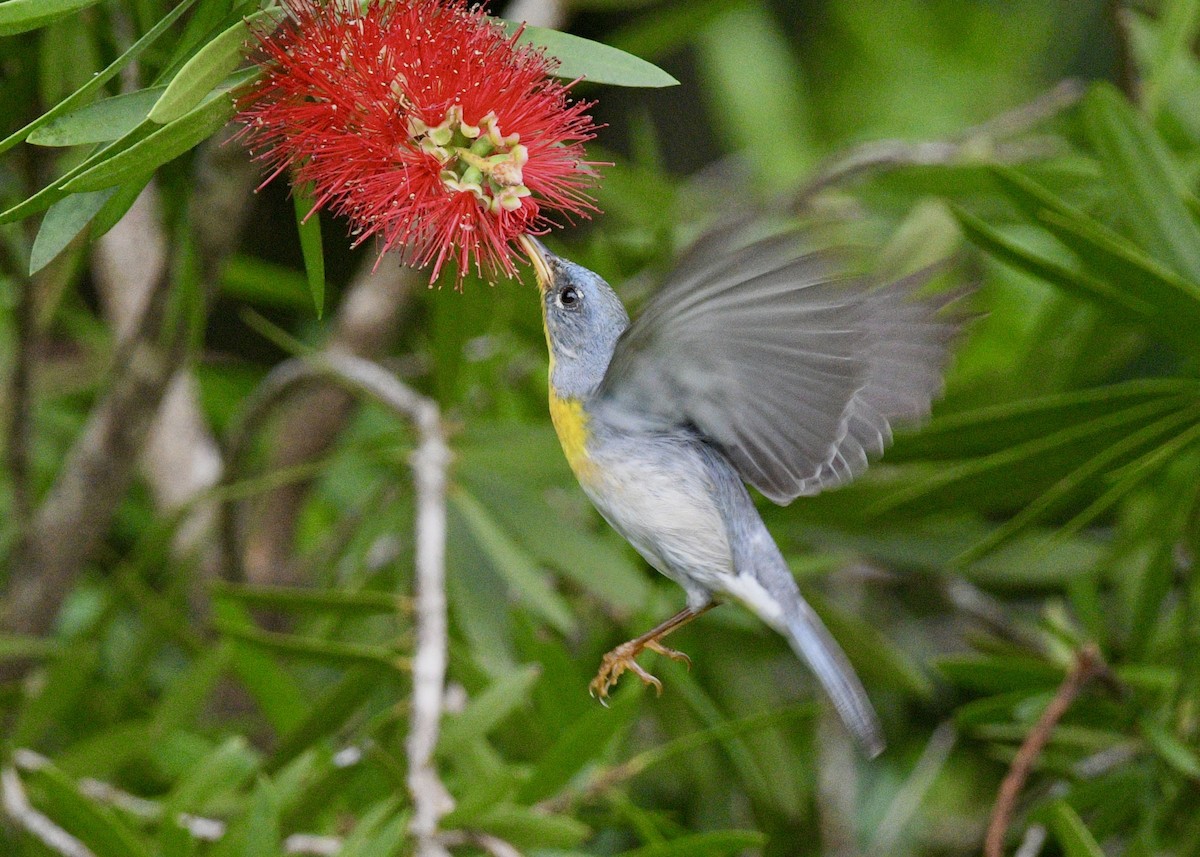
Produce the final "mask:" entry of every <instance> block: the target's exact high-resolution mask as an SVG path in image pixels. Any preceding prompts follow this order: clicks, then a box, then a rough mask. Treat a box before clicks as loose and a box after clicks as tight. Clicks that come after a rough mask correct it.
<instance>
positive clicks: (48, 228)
mask: <svg viewBox="0 0 1200 857" xmlns="http://www.w3.org/2000/svg"><path fill="white" fill-rule="evenodd" d="M114 193H116V188H108V189H107V190H97V191H92V192H91V193H76V194H72V195H71V196H68V197H67V198H66V199H60V200H59V201H58V202H56V203H54V205H52V206H50V210H49V211H47V212H46V216H45V217H43V218H42V225H41V226H40V227H38V234H37V238H35V239H34V241H33V250H32V251H30V254H29V274H30V276H32V275H34V274H36V273H37V272H38V271H40V270H42V268H44V267H46V266H47V265H49V264H50V263H51V262H53V261H54V260H55V258H57V256H58V254H59V253H61V252H62V251H63V250H65V249H66V247H67V245H68V244H70V243H71V242H72V241H73V240H75V237H76V236H77V235H78V234H79V233H80V232H82V231H83V230H84V229H86V228H87V225H88V224H89V223H90V222H91V220H92V218H93V217H95V216H96V214H97V213H98V212H99V211H100V209H101V208H103V207H104V204H105V203H106V202H108V199H109V197H111V196H112V195H113V194H114Z"/></svg>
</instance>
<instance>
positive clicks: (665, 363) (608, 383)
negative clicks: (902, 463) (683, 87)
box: [591, 233, 957, 503]
mask: <svg viewBox="0 0 1200 857" xmlns="http://www.w3.org/2000/svg"><path fill="white" fill-rule="evenodd" d="M733 241H734V239H733V238H731V237H728V236H726V237H721V238H717V239H714V240H713V241H712V242H711V245H710V247H709V248H708V249H707V250H702V251H701V252H699V253H696V254H693V256H692V258H690V259H689V260H687V261H685V263H684V264H683V265H682V266H681V267H680V268H679V269H677V271H676V273H675V274H674V275H673V276H672V277H671V279H670V280H669V281H668V282H667V283H666V285H664V287H663V288H662V289H660V290H659V291H658V292H657V293H656V294H655V295H654V296H653V297H652V298H651V299H650V300H649V302H648V304H647V305H646V307H645V309H644V311H643V312H642V314H641V315H640V316H639V317H638V318H637V320H636V321H634V323H633V324H632V325H630V327H629V329H628V330H626V331H625V333H624V334H623V335H622V337H621V339H620V340H619V341H618V343H617V346H616V350H615V351H614V353H613V357H612V361H611V362H610V364H609V367H608V370H607V372H606V374H605V377H604V380H603V382H602V384H601V386H600V389H599V390H598V394H597V398H596V400H595V402H594V404H593V405H592V406H591V407H593V408H594V409H599V410H601V411H602V412H603V413H604V415H605V417H606V418H607V419H610V420H614V421H618V422H623V423H625V424H626V425H628V426H630V427H632V426H634V425H637V426H639V427H642V428H650V429H656V428H660V429H668V428H672V427H675V426H679V425H689V426H693V427H695V428H696V429H697V430H698V431H699V432H700V433H701V434H703V435H704V436H705V437H706V438H707V439H709V440H711V441H712V442H714V443H716V444H717V445H718V446H719V447H720V448H721V449H722V450H723V451H724V452H725V454H726V455H727V456H728V457H729V459H730V461H732V462H733V464H734V466H735V467H736V468H737V470H738V472H739V473H740V474H741V476H742V478H743V479H745V480H746V481H747V482H749V483H750V484H751V485H753V486H754V487H755V488H757V489H758V490H759V491H761V492H762V493H763V494H765V495H766V496H767V497H769V498H770V499H772V500H774V501H775V502H777V503H787V502H790V501H791V500H793V499H794V498H796V497H798V496H800V495H809V494H816V493H818V492H820V491H822V490H824V489H825V488H829V487H832V486H836V485H840V484H843V483H845V482H847V481H849V480H850V479H853V478H854V477H855V476H857V475H858V474H859V473H861V472H862V471H863V470H864V469H865V468H866V466H867V463H868V460H869V458H870V457H871V456H874V455H878V454H879V453H880V452H882V451H883V448H884V446H886V445H887V444H888V443H889V442H890V441H891V423H892V422H893V421H894V420H912V419H917V418H920V417H922V416H924V415H925V414H926V413H928V410H929V404H930V401H931V399H932V398H933V397H934V396H935V395H937V394H938V393H939V392H940V389H941V375H942V369H943V366H944V363H945V359H946V350H947V345H948V343H949V341H950V340H951V338H952V337H953V334H954V332H955V330H956V328H957V325H956V324H955V323H954V322H953V321H950V320H946V319H943V318H940V317H939V315H938V312H939V310H940V309H941V308H942V307H943V306H944V305H945V304H946V303H947V302H948V300H947V298H944V297H943V298H940V299H919V298H917V297H915V295H914V292H915V291H916V290H917V289H918V288H920V286H921V285H923V284H924V283H925V282H926V281H927V279H928V277H929V274H928V272H923V273H921V274H917V275H914V276H912V277H909V278H907V279H905V280H902V281H899V282H896V283H892V284H890V285H887V286H883V287H881V288H873V286H874V285H875V284H874V283H873V282H872V281H871V280H870V279H869V278H866V277H863V276H856V275H854V274H853V273H851V271H852V268H851V265H850V261H849V255H848V254H846V253H841V252H836V251H818V252H803V251H802V250H801V249H800V246H799V242H798V237H797V235H796V234H795V233H789V234H785V235H781V236H776V237H772V238H768V239H765V240H760V241H757V242H755V243H753V244H750V245H749V246H743V247H740V248H736V247H732V246H731V245H732V243H733Z"/></svg>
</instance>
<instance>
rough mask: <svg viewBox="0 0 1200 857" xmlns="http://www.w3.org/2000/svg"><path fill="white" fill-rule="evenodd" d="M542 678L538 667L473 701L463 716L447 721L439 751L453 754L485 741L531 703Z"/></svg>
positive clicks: (503, 680)
mask: <svg viewBox="0 0 1200 857" xmlns="http://www.w3.org/2000/svg"><path fill="white" fill-rule="evenodd" d="M539 675H541V670H540V669H539V668H538V666H537V665H536V664H534V665H530V666H526V667H524V668H523V669H520V670H517V671H516V672H514V673H512V674H510V675H506V676H504V677H503V678H501V679H500V680H499V681H497V682H495V683H494V684H493V685H492V686H491V687H489V688H488V689H487V690H485V691H484V692H483V693H481V694H480V695H479V696H477V697H476V698H475V699H472V700H471V702H470V703H469V704H468V705H467V707H466V708H465V709H463V711H462V712H461V713H460V714H455V715H453V716H451V717H449V718H448V719H447V720H446V723H445V725H444V726H443V727H442V734H441V737H440V739H439V741H438V752H439V753H443V754H448V755H453V753H454V752H455V750H456V748H458V747H459V746H461V745H462V744H465V743H466V742H468V741H473V740H475V739H476V738H482V737H483V736H484V735H487V734H488V733H489V732H490V731H492V729H494V728H496V726H497V725H499V724H500V723H501V722H503V721H504V719H505V718H507V717H508V716H509V715H510V714H512V713H513V712H514V711H516V710H517V709H518V708H519V707H521V706H522V705H524V704H526V703H527V702H528V701H529V691H530V689H531V688H532V687H533V685H534V683H535V682H536V681H537V680H538V676H539Z"/></svg>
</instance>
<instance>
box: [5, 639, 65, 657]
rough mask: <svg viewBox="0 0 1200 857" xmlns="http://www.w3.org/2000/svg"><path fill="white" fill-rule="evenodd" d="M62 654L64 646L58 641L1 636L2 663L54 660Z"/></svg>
mask: <svg viewBox="0 0 1200 857" xmlns="http://www.w3.org/2000/svg"><path fill="white" fill-rule="evenodd" d="M62 652H63V644H62V643H61V642H59V641H58V640H48V639H46V638H45V637H24V636H13V635H12V634H0V662H3V661H7V660H25V659H26V658H37V659H46V658H53V657H57V656H58V655H61V654H62Z"/></svg>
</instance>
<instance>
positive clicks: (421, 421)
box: [222, 353, 454, 857]
mask: <svg viewBox="0 0 1200 857" xmlns="http://www.w3.org/2000/svg"><path fill="white" fill-rule="evenodd" d="M315 380H332V381H336V382H337V383H339V384H341V385H342V386H344V387H346V388H347V389H349V390H351V391H353V392H357V393H360V394H364V395H367V396H369V397H371V398H373V399H375V400H376V401H378V402H380V403H381V404H383V405H385V406H386V407H388V408H391V409H392V410H393V411H395V412H396V413H397V414H399V415H400V416H402V417H404V418H405V419H407V420H409V421H410V422H411V423H412V424H413V426H414V428H415V429H416V432H417V436H418V443H417V448H416V450H415V451H414V452H413V454H412V457H411V459H410V463H411V465H412V469H413V481H414V483H415V494H416V501H417V519H416V579H415V584H414V586H415V590H416V592H415V597H414V606H415V612H416V649H415V652H414V654H413V660H412V671H413V693H412V715H411V719H410V722H409V733H408V739H407V742H406V747H407V751H408V788H409V793H410V796H411V798H412V803H413V819H412V824H411V830H412V833H413V836H414V837H415V839H416V845H417V848H416V854H417V855H418V857H443V855H447V854H448V853H449V852H448V851H447V850H446V846H445V845H444V844H443V842H442V841H441V840H440V839H439V838H438V832H437V829H438V822H439V821H440V820H441V818H442V816H443V815H445V814H446V813H448V812H449V811H450V810H451V809H453V807H454V801H453V799H452V798H451V796H450V793H449V791H447V789H446V787H445V785H443V783H442V781H441V778H440V777H439V775H438V772H437V769H436V767H435V766H434V750H435V748H436V747H437V739H438V730H439V726H440V722H441V717H442V709H443V704H444V696H445V683H446V666H447V662H448V653H447V648H448V642H447V617H446V591H445V589H446V587H445V578H446V568H445V565H446V561H445V558H446V470H447V468H448V467H449V464H450V450H449V447H448V446H447V445H446V441H445V438H444V435H443V428H442V420H441V414H440V412H439V410H438V407H437V405H436V404H435V403H434V402H433V401H432V400H430V399H427V398H425V397H424V396H421V395H420V394H418V393H416V392H415V391H414V390H412V389H410V388H409V387H407V386H406V385H405V384H403V383H402V382H401V381H400V380H399V379H398V378H396V376H395V375H393V374H392V373H390V372H388V371H387V370H386V369H384V368H383V367H382V366H380V365H379V364H377V363H373V362H372V361H370V360H364V359H362V358H360V357H353V356H351V355H348V354H336V353H327V354H320V355H314V356H311V357H307V358H295V359H293V360H288V361H286V362H284V363H281V364H280V365H279V366H277V367H275V368H274V369H273V370H272V371H271V372H270V373H269V374H268V375H267V377H266V379H264V381H263V383H262V384H260V385H259V387H258V389H257V390H255V392H254V394H253V395H252V396H251V398H250V400H249V402H248V403H247V408H246V411H245V413H244V415H243V418H242V420H241V423H240V424H239V426H238V427H237V429H236V431H235V432H234V433H233V435H232V436H231V440H230V444H229V450H228V454H227V456H226V461H227V463H228V469H227V473H226V477H227V478H232V475H233V474H234V473H236V472H237V469H238V466H239V464H240V460H241V458H242V457H243V455H244V454H245V452H246V450H247V449H248V447H249V445H250V442H251V438H252V436H253V434H254V432H255V430H256V429H257V427H258V426H260V425H261V424H262V423H263V421H264V420H265V419H266V418H267V416H268V414H269V412H270V411H271V409H272V408H273V407H274V406H275V405H277V404H278V403H279V402H280V401H282V400H283V399H284V398H285V396H286V395H287V394H288V393H289V392H290V391H291V390H292V389H293V388H295V387H296V386H298V385H301V384H307V383H311V382H312V381H315ZM231 505H232V504H226V507H227V508H226V509H225V510H224V511H223V514H222V532H223V535H224V541H225V544H224V546H223V547H224V551H225V556H226V557H227V562H228V563H229V568H227V573H229V572H235V570H236V568H237V566H238V558H239V557H240V555H241V549H240V546H239V544H238V535H237V526H236V516H235V515H234V514H233V513H232V512H231V511H230V509H229V508H228V507H229V506H231ZM234 576H236V574H235V575H234Z"/></svg>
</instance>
